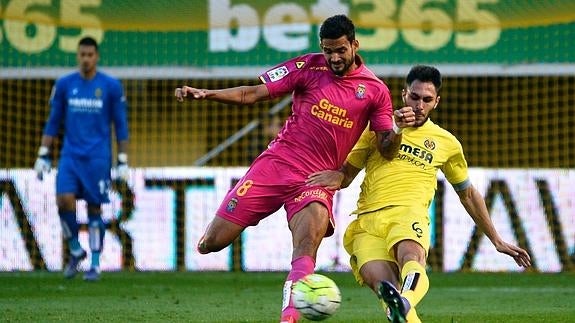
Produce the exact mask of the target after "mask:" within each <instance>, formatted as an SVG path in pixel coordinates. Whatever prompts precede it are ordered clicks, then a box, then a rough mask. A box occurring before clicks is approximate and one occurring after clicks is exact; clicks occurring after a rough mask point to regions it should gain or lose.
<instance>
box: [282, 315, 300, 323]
mask: <svg viewBox="0 0 575 323" xmlns="http://www.w3.org/2000/svg"><path fill="white" fill-rule="evenodd" d="M280 323H297V320H296V319H295V318H294V317H293V316H288V317H282V319H281V321H280Z"/></svg>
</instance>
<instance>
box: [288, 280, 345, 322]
mask: <svg viewBox="0 0 575 323" xmlns="http://www.w3.org/2000/svg"><path fill="white" fill-rule="evenodd" d="M292 300H293V304H294V306H295V308H296V309H297V310H298V311H299V312H300V314H301V315H302V316H303V317H305V318H306V319H308V320H311V321H321V320H325V319H326V318H328V317H330V316H332V315H333V314H334V313H335V311H337V309H338V308H339V304H340V303H341V294H340V292H339V288H338V287H337V285H336V284H335V282H334V281H333V280H331V279H330V278H328V277H326V276H324V275H320V274H309V275H307V276H305V277H303V278H302V279H300V280H298V281H297V282H296V283H295V284H294V285H293V288H292Z"/></svg>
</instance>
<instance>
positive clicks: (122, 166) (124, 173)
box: [116, 153, 129, 181]
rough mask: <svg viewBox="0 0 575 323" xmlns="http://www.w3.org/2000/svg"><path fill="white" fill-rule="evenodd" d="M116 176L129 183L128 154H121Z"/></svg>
mask: <svg viewBox="0 0 575 323" xmlns="http://www.w3.org/2000/svg"><path fill="white" fill-rule="evenodd" d="M116 175H117V177H118V178H120V179H122V180H124V181H128V176H129V170H128V154H126V153H119V154H118V164H117V165H116Z"/></svg>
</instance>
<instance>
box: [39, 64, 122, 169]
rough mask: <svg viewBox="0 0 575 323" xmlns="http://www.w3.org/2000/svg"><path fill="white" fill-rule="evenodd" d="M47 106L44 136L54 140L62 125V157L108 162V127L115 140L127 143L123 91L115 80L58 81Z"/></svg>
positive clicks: (77, 78) (71, 77)
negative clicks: (63, 131)
mask: <svg viewBox="0 0 575 323" xmlns="http://www.w3.org/2000/svg"><path fill="white" fill-rule="evenodd" d="M50 106H51V110H50V117H49V118H48V121H47V123H46V125H45V127H44V134H46V135H49V136H56V135H57V134H58V132H59V129H60V126H61V125H62V123H63V124H64V129H65V133H64V143H63V147H62V153H61V154H62V156H63V157H64V156H75V157H88V156H90V157H91V158H111V150H112V146H111V134H112V129H111V123H114V127H115V133H116V138H117V140H126V139H128V125H127V117H126V98H125V96H124V90H123V88H122V85H121V83H120V81H119V80H117V79H115V78H113V77H110V76H108V75H106V74H104V73H101V72H97V73H96V75H95V76H94V77H93V78H92V79H90V80H87V79H84V78H83V77H82V76H81V75H80V73H79V72H75V73H72V74H69V75H67V76H64V77H62V78H60V79H58V80H57V81H56V84H55V85H54V87H53V89H52V95H51V97H50Z"/></svg>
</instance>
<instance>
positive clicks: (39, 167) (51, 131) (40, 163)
mask: <svg viewBox="0 0 575 323" xmlns="http://www.w3.org/2000/svg"><path fill="white" fill-rule="evenodd" d="M64 87H65V86H64V85H63V82H62V81H61V80H58V81H56V84H55V85H54V86H53V87H52V93H51V94H50V116H49V117H48V120H47V121H46V125H45V126H44V131H43V134H42V139H40V147H39V148H38V158H36V161H35V162H34V170H35V171H36V175H37V178H38V179H40V180H42V179H43V177H44V173H47V172H49V171H50V168H51V167H52V154H51V151H50V149H52V145H53V143H54V140H55V138H56V136H57V134H58V132H59V130H60V125H61V123H62V120H63V119H64V116H65V102H66V100H65V96H64V94H65V90H64V89H63V88H64Z"/></svg>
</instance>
